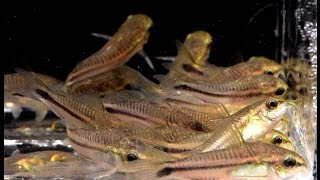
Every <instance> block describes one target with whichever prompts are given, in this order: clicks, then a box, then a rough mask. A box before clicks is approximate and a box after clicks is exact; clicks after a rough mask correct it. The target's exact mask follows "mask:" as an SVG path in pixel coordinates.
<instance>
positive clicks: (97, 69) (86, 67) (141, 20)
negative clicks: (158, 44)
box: [66, 14, 153, 87]
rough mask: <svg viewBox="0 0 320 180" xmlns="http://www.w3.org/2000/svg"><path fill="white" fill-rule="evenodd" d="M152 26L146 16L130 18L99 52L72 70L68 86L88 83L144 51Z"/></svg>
mask: <svg viewBox="0 0 320 180" xmlns="http://www.w3.org/2000/svg"><path fill="white" fill-rule="evenodd" d="M152 24H153V22H152V20H151V18H150V17H148V16H146V15H144V14H134V15H130V16H128V18H127V20H126V21H125V22H124V23H123V24H122V25H121V27H120V28H119V30H118V31H117V32H116V33H115V34H114V35H113V36H112V38H111V39H110V40H109V41H108V42H107V43H106V44H105V45H104V46H103V47H102V48H101V49H100V50H99V51H97V52H96V53H94V54H92V55H91V56H89V57H88V58H86V59H85V60H83V61H82V62H81V63H80V64H78V65H77V66H76V67H75V68H74V69H73V70H72V72H71V73H70V74H69V75H68V77H67V80H66V85H67V86H68V87H69V86H72V85H73V84H74V83H77V82H79V81H86V79H87V78H90V77H93V76H96V75H98V74H100V73H104V72H108V71H110V70H113V69H116V68H118V67H120V66H121V65H123V64H124V63H126V62H127V61H128V60H129V59H130V58H131V57H132V56H133V55H134V54H136V53H137V52H139V51H141V50H142V48H143V45H144V44H145V43H146V42H147V40H148V36H149V28H150V27H151V26H152Z"/></svg>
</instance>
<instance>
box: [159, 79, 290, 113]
mask: <svg viewBox="0 0 320 180" xmlns="http://www.w3.org/2000/svg"><path fill="white" fill-rule="evenodd" d="M164 79H165V81H163V82H162V86H163V87H166V88H167V95H166V96H165V97H164V99H166V98H174V99H175V98H176V96H179V95H185V96H190V97H192V98H193V99H194V101H193V102H192V103H195V104H198V103H196V102H197V101H198V100H199V99H200V100H202V101H204V102H206V103H221V104H223V105H224V106H225V107H226V109H227V111H228V112H229V113H230V114H233V113H235V112H237V111H238V110H240V109H242V108H244V107H246V106H248V105H250V104H252V103H254V102H257V101H260V100H263V99H266V98H268V97H270V96H281V95H283V94H285V92H286V90H287V89H288V86H287V84H286V83H285V82H284V81H283V80H281V79H279V78H275V77H273V76H269V75H265V74H261V75H255V76H247V77H243V78H240V79H238V80H234V81H230V82H225V83H209V82H206V81H197V82H186V81H179V80H178V81H176V80H174V79H170V78H168V77H164Z"/></svg>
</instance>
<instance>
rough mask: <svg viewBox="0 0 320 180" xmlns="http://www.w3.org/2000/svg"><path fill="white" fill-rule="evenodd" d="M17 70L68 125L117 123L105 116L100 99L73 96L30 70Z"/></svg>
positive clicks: (28, 84)
mask: <svg viewBox="0 0 320 180" xmlns="http://www.w3.org/2000/svg"><path fill="white" fill-rule="evenodd" d="M16 71H17V72H18V73H19V74H20V75H21V76H23V77H24V78H25V81H26V85H25V87H26V89H28V91H29V92H30V93H31V95H32V96H33V97H34V98H37V99H38V100H40V101H41V102H43V103H45V104H46V105H47V106H48V107H49V108H50V109H51V110H52V111H53V112H54V113H55V114H56V115H57V116H59V117H60V118H61V119H63V120H65V121H66V125H67V127H68V126H71V127H78V128H89V129H98V128H108V127H112V126H114V125H115V123H114V122H113V121H112V118H109V116H105V114H104V112H105V110H104V108H103V106H102V104H101V102H100V101H99V99H96V98H90V97H89V96H85V95H81V96H82V99H81V98H80V97H71V96H70V95H67V94H66V93H64V92H62V91H58V90H52V89H50V88H49V87H47V86H46V85H45V84H44V83H43V82H42V81H41V80H39V79H37V77H35V76H34V75H33V74H32V73H30V72H28V71H25V70H22V69H16ZM85 97H87V98H85ZM84 101H85V102H86V103H84Z"/></svg>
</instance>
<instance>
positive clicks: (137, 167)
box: [4, 14, 314, 180]
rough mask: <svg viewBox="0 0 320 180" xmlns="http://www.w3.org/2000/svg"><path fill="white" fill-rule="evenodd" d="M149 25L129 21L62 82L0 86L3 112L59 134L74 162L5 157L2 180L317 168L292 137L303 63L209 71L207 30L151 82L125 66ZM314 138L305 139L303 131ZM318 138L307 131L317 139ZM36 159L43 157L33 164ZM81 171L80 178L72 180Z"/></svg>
mask: <svg viewBox="0 0 320 180" xmlns="http://www.w3.org/2000/svg"><path fill="white" fill-rule="evenodd" d="M152 25H153V21H152V19H151V18H150V17H148V16H147V15H144V14H133V15H129V16H128V18H127V19H126V20H125V22H124V23H123V24H122V25H121V27H120V28H119V30H118V31H117V32H116V33H115V34H114V35H113V36H110V37H108V36H103V35H97V34H96V36H101V37H103V38H104V37H107V40H106V41H107V42H106V44H105V45H104V46H103V47H102V48H101V49H100V50H98V51H97V52H96V53H94V54H92V55H91V56H89V57H87V58H85V59H84V60H82V61H81V62H80V63H78V64H77V65H76V66H75V68H74V69H73V70H72V71H71V72H70V74H69V75H68V77H67V78H66V80H65V82H63V81H61V80H57V79H56V78H54V77H51V76H49V75H44V74H40V73H35V72H30V71H26V70H23V69H20V68H16V69H15V71H16V73H12V74H5V75H4V108H5V109H4V110H5V111H10V112H12V114H13V117H14V119H15V121H17V119H19V114H20V113H21V111H22V108H28V109H30V110H32V111H35V112H36V118H35V119H36V122H37V123H41V121H42V120H43V119H45V116H46V114H47V112H48V111H52V112H53V113H55V114H56V115H57V116H58V117H59V118H60V119H62V120H63V122H64V123H65V125H66V129H67V133H66V134H67V136H66V137H67V138H68V141H67V144H68V145H71V147H72V149H73V150H74V151H75V152H76V154H72V153H69V154H68V153H65V152H59V151H57V152H55V151H43V152H35V153H31V154H30V155H28V154H18V155H14V156H12V157H9V158H5V166H4V170H5V171H4V172H5V174H6V173H7V174H13V175H16V176H19V177H33V178H34V177H35V178H63V177H64V178H84V179H199V180H200V179H287V178H292V177H295V176H296V175H298V174H302V175H303V174H304V173H306V172H307V171H308V169H310V168H312V167H310V166H312V165H311V164H310V163H309V161H308V160H306V157H305V155H304V154H300V153H299V152H298V151H297V147H296V146H295V144H296V143H295V142H294V141H295V140H294V139H293V138H292V137H291V133H290V132H291V131H292V128H291V127H292V126H294V125H293V124H294V123H295V120H296V119H297V118H304V117H305V116H306V113H304V109H307V108H311V107H310V106H307V104H308V103H309V101H307V100H308V98H309V97H310V96H311V95H310V94H311V90H310V86H309V84H311V83H310V82H311V81H313V80H314V79H311V78H310V77H309V73H310V72H311V70H310V69H311V66H310V64H308V62H307V61H303V62H302V61H299V60H297V59H294V60H293V59H292V60H291V59H290V60H288V61H286V62H285V63H284V64H279V63H277V62H276V61H274V60H271V59H268V58H266V57H263V56H255V57H251V58H250V59H249V60H247V61H244V62H241V63H238V64H235V65H233V66H230V67H220V66H216V65H214V64H210V63H209V62H208V59H209V58H210V47H211V46H210V45H211V44H212V41H213V40H212V36H211V35H210V34H209V33H208V32H206V31H202V30H199V31H194V32H191V33H190V34H188V35H187V36H186V38H185V40H184V42H180V41H176V46H177V55H176V56H175V57H173V58H172V57H159V58H158V59H166V60H168V59H169V60H171V61H172V62H171V63H164V67H166V68H167V69H168V73H167V74H164V75H156V76H154V78H155V79H157V80H159V83H155V82H153V81H151V80H149V79H148V77H145V76H143V75H142V74H141V73H140V72H138V71H137V70H135V69H133V68H130V67H129V66H125V65H124V64H125V63H126V62H127V61H128V60H130V58H131V57H132V56H134V55H135V54H140V55H141V56H142V57H143V58H144V59H145V60H146V61H147V63H148V64H149V65H150V67H151V68H153V69H154V68H155V67H153V64H152V62H151V61H150V58H149V57H148V56H147V55H146V53H145V52H144V50H143V46H144V45H145V44H146V43H147V41H148V37H149V30H150V28H152ZM310 133H312V132H310ZM313 133H314V132H313ZM37 153H38V154H37ZM79 169H85V170H83V171H79Z"/></svg>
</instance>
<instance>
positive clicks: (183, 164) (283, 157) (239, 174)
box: [122, 142, 307, 179]
mask: <svg viewBox="0 0 320 180" xmlns="http://www.w3.org/2000/svg"><path fill="white" fill-rule="evenodd" d="M130 168H131V169H130ZM130 168H129V167H128V168H126V169H123V170H122V171H124V172H126V171H130V170H131V173H130V172H129V173H127V176H128V177H129V178H130V179H283V178H289V177H292V176H293V175H294V174H296V173H298V172H305V171H306V169H307V163H306V161H305V160H304V158H303V157H302V156H300V155H299V154H297V153H295V152H293V151H290V150H288V149H284V148H281V147H277V146H274V145H270V144H265V143H261V142H255V143H245V144H241V145H239V146H236V147H232V148H228V149H221V150H217V151H210V152H205V153H199V154H193V155H192V156H190V157H187V158H184V159H179V160H175V161H136V162H133V163H132V164H131V165H130Z"/></svg>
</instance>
